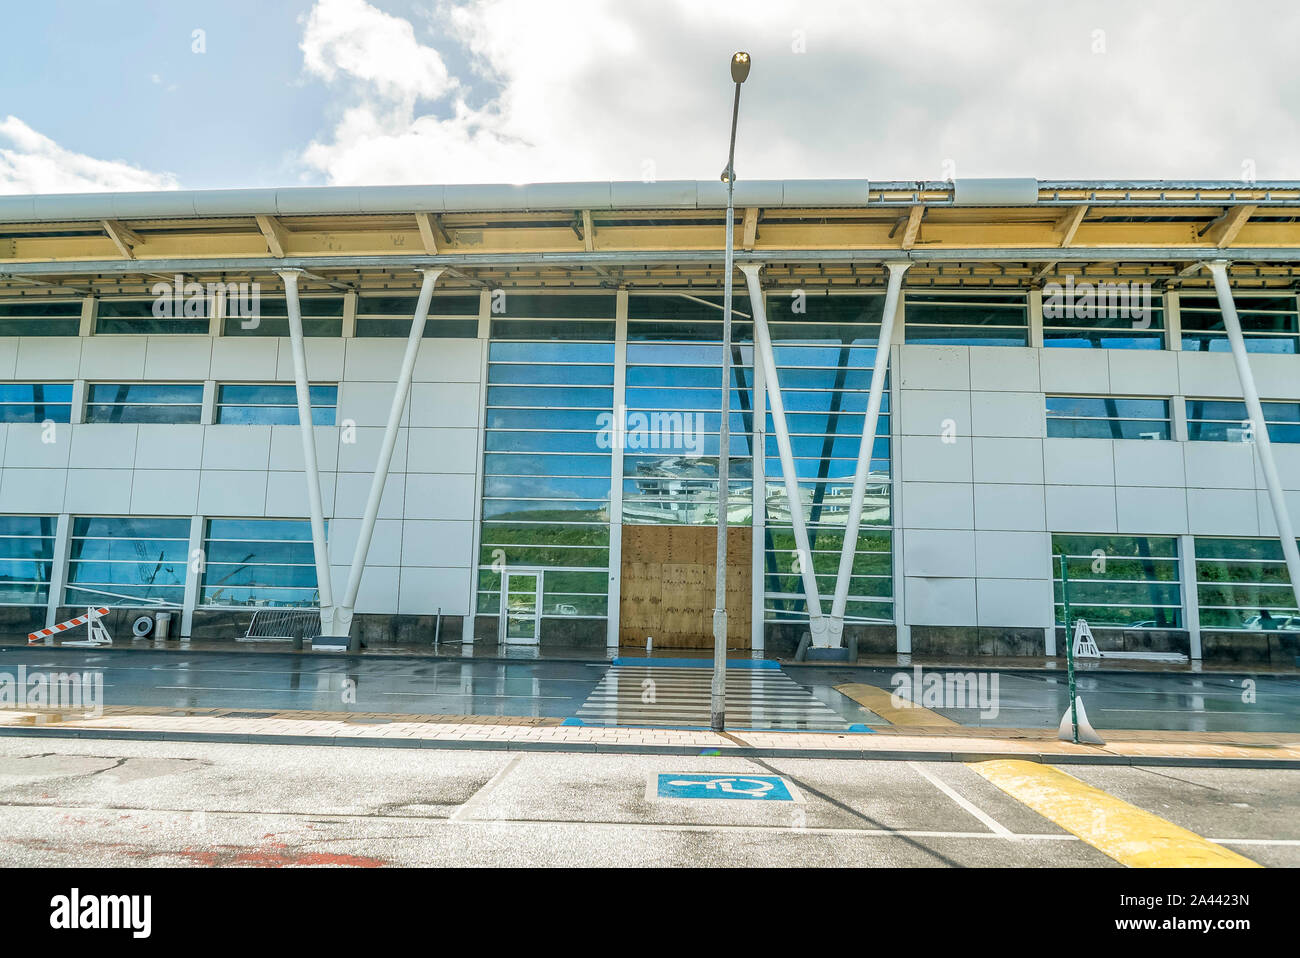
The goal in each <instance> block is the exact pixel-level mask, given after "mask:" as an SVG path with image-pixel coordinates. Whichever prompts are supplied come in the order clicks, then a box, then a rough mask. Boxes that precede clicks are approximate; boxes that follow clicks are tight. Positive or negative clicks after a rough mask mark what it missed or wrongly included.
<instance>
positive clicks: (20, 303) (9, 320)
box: [0, 299, 81, 336]
mask: <svg viewBox="0 0 1300 958" xmlns="http://www.w3.org/2000/svg"><path fill="white" fill-rule="evenodd" d="M80 332H81V302H80V301H79V300H72V301H56V300H45V299H32V300H16V301H10V302H5V303H0V336H76V335H78V334H79V333H80Z"/></svg>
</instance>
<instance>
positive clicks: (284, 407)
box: [217, 383, 339, 426]
mask: <svg viewBox="0 0 1300 958" xmlns="http://www.w3.org/2000/svg"><path fill="white" fill-rule="evenodd" d="M308 391H309V393H310V395H311V421H312V423H313V424H314V425H317V426H332V425H334V415H335V407H336V406H337V405H338V395H339V388H338V386H311V387H310V388H309V390H308ZM217 422H218V423H222V424H239V425H254V424H255V425H293V426H296V425H297V424H298V393H297V389H296V388H295V387H294V386H292V385H285V384H275V385H249V384H244V383H238V384H236V383H229V384H222V385H220V386H218V387H217Z"/></svg>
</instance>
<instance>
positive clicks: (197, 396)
mask: <svg viewBox="0 0 1300 958" xmlns="http://www.w3.org/2000/svg"><path fill="white" fill-rule="evenodd" d="M202 416H203V384H202V383H91V384H90V386H89V388H88V390H87V393H86V422H172V423H181V422H189V423H194V422H198V421H199V420H200V419H201V418H202Z"/></svg>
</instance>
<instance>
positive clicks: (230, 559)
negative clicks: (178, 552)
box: [199, 519, 320, 608]
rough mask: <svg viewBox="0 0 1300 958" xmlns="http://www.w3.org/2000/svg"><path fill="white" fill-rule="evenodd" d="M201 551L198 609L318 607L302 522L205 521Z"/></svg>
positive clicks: (308, 527) (308, 533)
mask: <svg viewBox="0 0 1300 958" xmlns="http://www.w3.org/2000/svg"><path fill="white" fill-rule="evenodd" d="M203 551H204V565H203V585H202V588H201V590H200V594H199V604H200V605H204V606H230V605H238V606H280V607H294V608H311V607H315V606H318V605H320V592H319V591H318V589H317V580H316V558H315V553H314V551H313V549H312V541H311V523H310V522H309V521H308V520H306V519H209V520H208V523H207V530H206V532H205V534H204V538H203Z"/></svg>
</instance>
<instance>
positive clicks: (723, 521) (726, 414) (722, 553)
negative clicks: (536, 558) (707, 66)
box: [709, 52, 750, 732]
mask: <svg viewBox="0 0 1300 958" xmlns="http://www.w3.org/2000/svg"><path fill="white" fill-rule="evenodd" d="M749 67H750V62H749V54H748V53H744V52H740V53H735V54H733V55H732V57H731V79H732V81H733V82H734V83H735V84H736V97H735V100H734V101H733V102H732V105H731V146H730V148H729V149H728V151H727V168H726V169H725V170H723V171H722V181H723V182H724V183H726V184H727V253H726V263H725V266H724V267H723V270H724V272H723V281H722V282H723V286H722V289H723V293H722V422H721V423H720V424H719V426H718V566H717V580H716V583H715V587H714V598H713V685H712V687H711V689H710V692H709V716H710V718H709V726H710V728H712V729H713V731H715V732H721V731H723V730H724V729H726V727H727V705H726V690H727V506H728V502H729V497H728V492H729V490H728V488H727V485H728V473H729V472H730V469H729V468H728V467H729V466H730V464H731V274H732V271H733V269H734V266H733V258H734V255H735V222H736V207H735V202H734V194H735V185H736V169H735V161H736V119H737V117H738V116H739V114H740V85H741V84H742V83H744V82H745V78H746V77H748V76H749Z"/></svg>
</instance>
